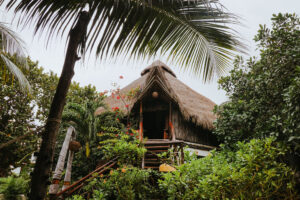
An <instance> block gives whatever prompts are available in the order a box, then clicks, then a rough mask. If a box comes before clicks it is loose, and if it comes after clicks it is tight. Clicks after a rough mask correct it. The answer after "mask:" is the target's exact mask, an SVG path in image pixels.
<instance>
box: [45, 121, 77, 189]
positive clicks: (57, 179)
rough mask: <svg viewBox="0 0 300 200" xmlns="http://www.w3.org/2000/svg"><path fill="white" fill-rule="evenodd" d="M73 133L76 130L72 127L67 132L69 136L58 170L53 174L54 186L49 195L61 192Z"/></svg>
mask: <svg viewBox="0 0 300 200" xmlns="http://www.w3.org/2000/svg"><path fill="white" fill-rule="evenodd" d="M73 131H74V128H73V127H72V126H70V127H69V128H68V130H67V134H66V137H65V140H64V143H63V146H62V148H61V150H60V153H59V157H58V161H57V164H56V168H55V171H54V174H53V179H52V184H51V185H50V188H49V195H54V194H56V193H57V192H58V190H59V182H60V179H61V175H62V172H63V171H64V165H65V160H66V156H67V152H68V148H69V143H70V140H71V136H72V133H73Z"/></svg>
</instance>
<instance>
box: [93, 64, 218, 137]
mask: <svg viewBox="0 0 300 200" xmlns="http://www.w3.org/2000/svg"><path fill="white" fill-rule="evenodd" d="M136 88H139V89H140V90H139V91H140V92H139V93H138V95H136V97H134V98H132V99H131V100H130V101H129V102H127V104H128V105H127V107H125V104H124V102H122V101H120V100H119V99H117V98H113V97H112V96H110V97H107V98H106V99H105V103H107V104H108V107H109V108H114V107H118V108H120V109H121V110H122V111H124V112H125V113H127V111H128V110H130V111H132V112H137V113H138V111H139V104H140V102H142V101H144V104H143V107H144V108H143V111H145V112H147V111H149V109H152V111H155V110H157V111H159V110H163V109H164V108H165V109H171V108H169V106H168V102H170V103H172V107H174V108H172V110H174V113H175V110H177V111H178V115H180V117H179V118H182V119H183V120H184V121H185V123H189V125H187V126H195V127H201V128H202V129H203V130H212V129H213V121H214V120H215V119H216V116H215V115H214V114H213V112H212V110H213V108H214V106H215V105H216V104H215V103H214V102H213V101H211V100H210V99H208V98H206V97H204V96H203V95H201V94H199V93H197V92H196V91H194V90H193V89H191V88H190V87H188V86H187V85H185V84H184V83H183V82H181V81H180V80H178V79H177V78H176V75H175V73H174V72H173V71H172V70H171V69H170V68H169V67H168V66H167V65H165V64H164V63H162V62H161V61H156V62H154V63H152V64H151V65H150V66H148V67H147V68H145V69H144V70H143V71H142V73H141V77H140V78H138V79H137V80H135V81H133V82H132V83H130V84H129V85H127V86H126V87H124V88H122V89H121V90H120V94H122V95H123V94H124V95H125V94H128V93H129V92H130V91H131V90H134V89H136ZM153 92H157V93H158V94H159V99H160V100H161V101H160V103H158V100H155V99H154V98H153ZM147 102H148V103H147ZM155 102H157V103H155ZM163 102H164V103H163ZM158 104H160V106H159V105H158ZM155 107H156V108H155ZM103 111H104V109H103V108H98V109H97V110H96V112H95V113H96V114H100V113H102V112H103ZM168 112H169V111H168ZM175 118H176V117H173V119H175ZM179 118H178V120H179ZM150 120H151V119H150ZM169 120H170V119H169ZM179 121H180V120H179ZM174 123H176V122H173V124H174ZM174 127H175V128H176V125H175V124H174ZM175 132H176V130H175ZM194 141H196V140H194Z"/></svg>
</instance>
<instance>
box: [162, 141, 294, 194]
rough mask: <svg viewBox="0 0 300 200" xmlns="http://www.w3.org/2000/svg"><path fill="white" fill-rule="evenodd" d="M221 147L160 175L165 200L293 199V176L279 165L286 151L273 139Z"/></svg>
mask: <svg viewBox="0 0 300 200" xmlns="http://www.w3.org/2000/svg"><path fill="white" fill-rule="evenodd" d="M236 148H237V150H236V151H231V150H228V149H226V148H225V147H221V151H219V152H216V151H214V152H213V153H212V155H210V156H208V157H205V158H203V159H199V160H195V161H192V162H191V163H187V164H184V165H182V166H180V167H179V168H178V170H177V171H175V172H172V173H167V174H164V176H163V179H162V180H160V181H159V182H160V183H159V186H160V188H161V189H162V190H164V191H166V192H165V193H166V197H165V198H166V199H170V200H171V199H297V198H299V196H298V197H297V194H296V191H295V182H294V179H293V174H294V172H293V171H292V170H291V169H290V168H289V167H288V166H286V165H285V164H284V163H282V162H280V160H281V158H282V157H283V156H284V155H285V153H286V150H285V148H283V147H282V145H280V144H279V143H276V142H275V139H274V138H267V139H264V140H259V139H253V140H251V141H250V142H248V143H243V142H239V143H237V144H236Z"/></svg>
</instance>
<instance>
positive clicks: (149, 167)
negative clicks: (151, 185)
mask: <svg viewBox="0 0 300 200" xmlns="http://www.w3.org/2000/svg"><path fill="white" fill-rule="evenodd" d="M144 169H156V170H158V169H159V166H158V167H152V166H145V167H144Z"/></svg>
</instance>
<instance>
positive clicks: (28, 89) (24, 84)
mask: <svg viewBox="0 0 300 200" xmlns="http://www.w3.org/2000/svg"><path fill="white" fill-rule="evenodd" d="M0 59H1V60H2V61H3V62H4V63H5V66H6V68H7V69H8V70H9V71H10V72H11V73H12V74H13V75H14V76H15V77H16V78H17V79H18V82H19V85H20V87H21V89H22V90H23V91H26V92H29V93H31V92H32V91H31V86H30V84H29V82H28V80H27V79H26V77H25V76H24V74H23V72H22V71H21V70H20V69H19V68H18V66H16V65H15V64H14V63H13V62H12V61H11V60H10V59H9V58H8V57H6V56H5V55H4V54H2V53H1V54H0ZM4 73H5V72H4Z"/></svg>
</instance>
